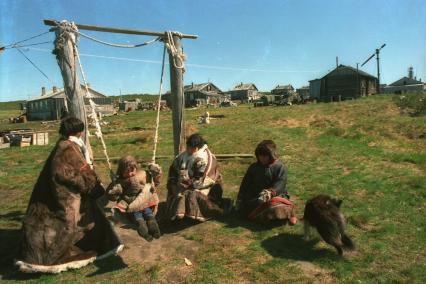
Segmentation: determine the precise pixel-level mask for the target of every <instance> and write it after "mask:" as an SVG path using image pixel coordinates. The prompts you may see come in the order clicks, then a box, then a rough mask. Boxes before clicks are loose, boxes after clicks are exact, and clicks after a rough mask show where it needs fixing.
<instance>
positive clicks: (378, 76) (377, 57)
mask: <svg viewBox="0 0 426 284" xmlns="http://www.w3.org/2000/svg"><path fill="white" fill-rule="evenodd" d="M385 46H386V43H384V44H383V45H382V46H381V47H380V48H376V52H375V53H373V54H372V55H371V56H370V57H368V59H367V60H365V61H364V63H362V64H361V67H362V66H364V65H365V63H367V62H368V61H370V59H371V58H373V57H374V55H376V59H377V85H376V93H377V94H378V93H380V58H379V55H380V50H381V49H382V48H383V47H385Z"/></svg>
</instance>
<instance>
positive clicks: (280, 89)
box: [271, 84, 294, 97]
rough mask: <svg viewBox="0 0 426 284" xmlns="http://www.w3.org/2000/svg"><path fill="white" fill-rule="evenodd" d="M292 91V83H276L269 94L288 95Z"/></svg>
mask: <svg viewBox="0 0 426 284" xmlns="http://www.w3.org/2000/svg"><path fill="white" fill-rule="evenodd" d="M293 93H294V87H293V86H292V85H290V84H289V85H277V86H276V87H275V88H274V89H273V90H271V94H272V95H274V96H281V97H288V96H290V95H292V94H293Z"/></svg>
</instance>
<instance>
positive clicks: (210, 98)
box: [164, 82, 230, 107]
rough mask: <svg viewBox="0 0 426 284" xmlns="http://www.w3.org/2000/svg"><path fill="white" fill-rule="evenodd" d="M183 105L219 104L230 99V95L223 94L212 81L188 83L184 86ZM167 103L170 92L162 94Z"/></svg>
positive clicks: (168, 102)
mask: <svg viewBox="0 0 426 284" xmlns="http://www.w3.org/2000/svg"><path fill="white" fill-rule="evenodd" d="M184 98H185V107H198V106H202V105H216V106H218V105H220V104H221V103H222V102H227V101H229V100H230V95H228V94H224V93H223V92H222V91H221V90H220V89H219V88H218V87H217V86H216V85H214V84H213V83H210V82H208V83H201V84H194V83H192V84H190V85H186V86H185V87H184ZM164 99H165V100H166V101H167V104H168V105H169V106H171V93H170V92H167V94H165V95H164Z"/></svg>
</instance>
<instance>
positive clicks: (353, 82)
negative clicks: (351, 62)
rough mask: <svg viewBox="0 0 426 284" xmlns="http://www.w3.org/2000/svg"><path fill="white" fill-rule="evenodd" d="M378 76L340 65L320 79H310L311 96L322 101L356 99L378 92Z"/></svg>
mask: <svg viewBox="0 0 426 284" xmlns="http://www.w3.org/2000/svg"><path fill="white" fill-rule="evenodd" d="M376 84H377V79H376V77H374V76H372V75H370V74H368V73H366V72H364V71H361V70H357V69H356V68H353V67H350V66H345V65H339V66H338V67H336V68H335V69H334V70H333V71H331V72H329V73H328V74H327V75H325V76H324V77H322V78H320V79H315V80H311V81H309V92H310V96H311V97H312V98H314V99H317V100H319V101H322V102H332V101H341V100H348V99H356V98H359V97H363V96H368V95H372V94H375V93H376Z"/></svg>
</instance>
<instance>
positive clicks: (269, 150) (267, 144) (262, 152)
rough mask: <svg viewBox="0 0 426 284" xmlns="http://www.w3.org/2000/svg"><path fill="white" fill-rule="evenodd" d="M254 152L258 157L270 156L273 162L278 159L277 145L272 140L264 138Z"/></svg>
mask: <svg viewBox="0 0 426 284" xmlns="http://www.w3.org/2000/svg"><path fill="white" fill-rule="evenodd" d="M254 153H255V155H256V158H258V157H259V156H268V157H269V159H270V160H271V162H272V161H274V160H276V159H278V153H277V145H276V144H275V142H274V141H272V140H263V141H262V142H260V143H259V144H258V145H257V147H256V150H255V151H254Z"/></svg>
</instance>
